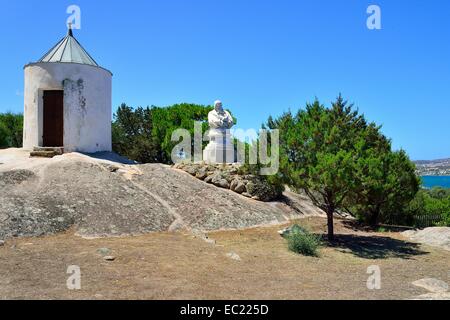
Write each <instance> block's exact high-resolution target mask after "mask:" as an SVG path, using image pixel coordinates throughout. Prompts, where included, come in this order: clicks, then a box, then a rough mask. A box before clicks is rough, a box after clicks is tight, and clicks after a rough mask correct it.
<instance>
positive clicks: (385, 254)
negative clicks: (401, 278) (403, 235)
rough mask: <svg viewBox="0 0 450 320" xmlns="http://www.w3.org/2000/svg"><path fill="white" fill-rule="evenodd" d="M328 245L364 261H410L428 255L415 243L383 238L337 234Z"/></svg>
mask: <svg viewBox="0 0 450 320" xmlns="http://www.w3.org/2000/svg"><path fill="white" fill-rule="evenodd" d="M328 245H329V246H330V247H334V248H337V249H338V250H339V251H341V252H344V253H351V254H353V255H355V256H357V257H360V258H364V259H387V258H402V259H412V258H413V257H414V256H418V255H424V254H428V252H426V251H423V250H421V249H420V245H419V244H417V243H413V242H408V241H402V240H398V239H394V238H390V237H384V236H361V235H356V234H337V235H335V241H334V242H332V243H328Z"/></svg>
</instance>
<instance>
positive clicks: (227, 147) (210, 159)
mask: <svg viewBox="0 0 450 320" xmlns="http://www.w3.org/2000/svg"><path fill="white" fill-rule="evenodd" d="M208 136H209V141H210V142H209V144H208V145H207V146H206V148H205V150H203V161H205V162H206V163H211V164H216V163H234V162H235V155H234V145H233V139H232V137H231V133H230V130H225V129H211V130H210V131H209V135H208Z"/></svg>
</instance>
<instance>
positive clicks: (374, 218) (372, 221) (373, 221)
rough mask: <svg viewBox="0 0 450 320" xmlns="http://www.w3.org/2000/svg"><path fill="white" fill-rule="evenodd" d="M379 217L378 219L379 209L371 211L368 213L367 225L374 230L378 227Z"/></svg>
mask: <svg viewBox="0 0 450 320" xmlns="http://www.w3.org/2000/svg"><path fill="white" fill-rule="evenodd" d="M379 217H380V209H379V207H377V208H375V209H374V210H372V212H370V218H369V225H370V226H371V227H373V228H375V227H376V226H377V225H378V222H379V219H378V218H379Z"/></svg>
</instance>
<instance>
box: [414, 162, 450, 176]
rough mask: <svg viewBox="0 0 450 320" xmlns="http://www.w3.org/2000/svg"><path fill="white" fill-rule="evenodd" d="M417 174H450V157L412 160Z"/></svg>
mask: <svg viewBox="0 0 450 320" xmlns="http://www.w3.org/2000/svg"><path fill="white" fill-rule="evenodd" d="M414 163H415V164H416V168H417V174H418V175H419V176H422V177H425V176H434V177H438V176H439V177H440V176H450V158H449V159H439V160H420V161H414Z"/></svg>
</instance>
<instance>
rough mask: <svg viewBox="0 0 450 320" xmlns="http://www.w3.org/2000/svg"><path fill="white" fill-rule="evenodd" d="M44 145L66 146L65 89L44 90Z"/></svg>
mask: <svg viewBox="0 0 450 320" xmlns="http://www.w3.org/2000/svg"><path fill="white" fill-rule="evenodd" d="M43 132H44V135H43V144H44V145H43V147H63V146H64V91H61V90H57V91H56V90H51V91H44V130H43Z"/></svg>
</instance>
